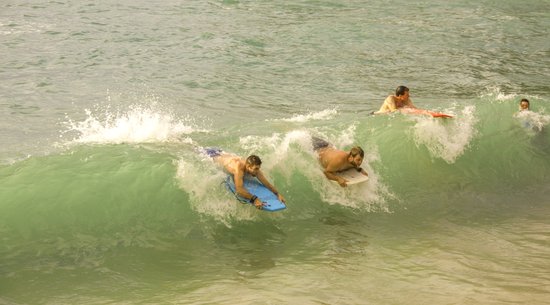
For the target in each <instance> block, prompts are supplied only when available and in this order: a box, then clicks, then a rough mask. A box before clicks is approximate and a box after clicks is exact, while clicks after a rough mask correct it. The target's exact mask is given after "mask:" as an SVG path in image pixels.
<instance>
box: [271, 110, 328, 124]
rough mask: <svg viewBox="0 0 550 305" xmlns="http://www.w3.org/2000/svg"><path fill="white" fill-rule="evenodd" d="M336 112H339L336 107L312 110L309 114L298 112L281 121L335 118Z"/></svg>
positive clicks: (298, 121)
mask: <svg viewBox="0 0 550 305" xmlns="http://www.w3.org/2000/svg"><path fill="white" fill-rule="evenodd" d="M336 114H338V110H336V109H335V108H334V109H325V110H322V111H318V112H310V113H307V114H297V115H294V116H292V117H291V118H287V119H281V121H285V122H294V123H305V122H309V121H313V120H330V119H331V118H333V117H334V116H335V115H336Z"/></svg>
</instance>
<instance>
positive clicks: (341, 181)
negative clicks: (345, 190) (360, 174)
mask: <svg viewBox="0 0 550 305" xmlns="http://www.w3.org/2000/svg"><path fill="white" fill-rule="evenodd" d="M334 173H335V172H331V171H329V170H324V171H323V174H325V176H326V177H327V178H328V179H329V180H333V181H336V182H338V184H340V186H341V187H346V186H347V185H348V183H347V182H348V181H347V180H346V179H344V178H342V177H339V176H337V175H335V174H334Z"/></svg>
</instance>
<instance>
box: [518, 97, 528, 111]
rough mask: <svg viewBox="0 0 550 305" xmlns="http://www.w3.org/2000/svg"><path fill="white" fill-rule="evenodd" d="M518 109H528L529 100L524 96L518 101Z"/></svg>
mask: <svg viewBox="0 0 550 305" xmlns="http://www.w3.org/2000/svg"><path fill="white" fill-rule="evenodd" d="M519 110H529V100H528V99H526V98H524V99H521V101H520V102H519Z"/></svg>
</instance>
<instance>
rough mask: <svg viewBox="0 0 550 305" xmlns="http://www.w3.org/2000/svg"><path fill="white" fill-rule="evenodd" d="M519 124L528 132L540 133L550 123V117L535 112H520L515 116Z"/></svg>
mask: <svg viewBox="0 0 550 305" xmlns="http://www.w3.org/2000/svg"><path fill="white" fill-rule="evenodd" d="M514 117H515V118H516V119H517V120H518V122H519V124H521V125H522V126H523V127H525V128H526V130H528V131H533V132H535V133H536V132H540V131H542V129H543V127H544V126H547V125H548V124H549V123H550V115H547V114H544V113H538V112H533V111H529V110H526V111H519V112H518V113H516V114H515V115H514Z"/></svg>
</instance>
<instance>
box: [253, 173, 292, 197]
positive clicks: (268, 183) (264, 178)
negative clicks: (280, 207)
mask: <svg viewBox="0 0 550 305" xmlns="http://www.w3.org/2000/svg"><path fill="white" fill-rule="evenodd" d="M256 178H258V180H260V182H261V183H262V184H263V185H265V187H267V188H268V189H269V190H270V191H271V192H272V193H273V194H275V195H276V196H277V198H278V199H279V201H282V202H284V203H286V200H285V198H284V197H283V195H281V194H279V192H278V191H277V189H276V188H275V187H274V186H273V185H272V184H271V183H270V182H269V180H267V178H266V177H265V176H264V173H262V171H259V172H258V174H257V175H256Z"/></svg>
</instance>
